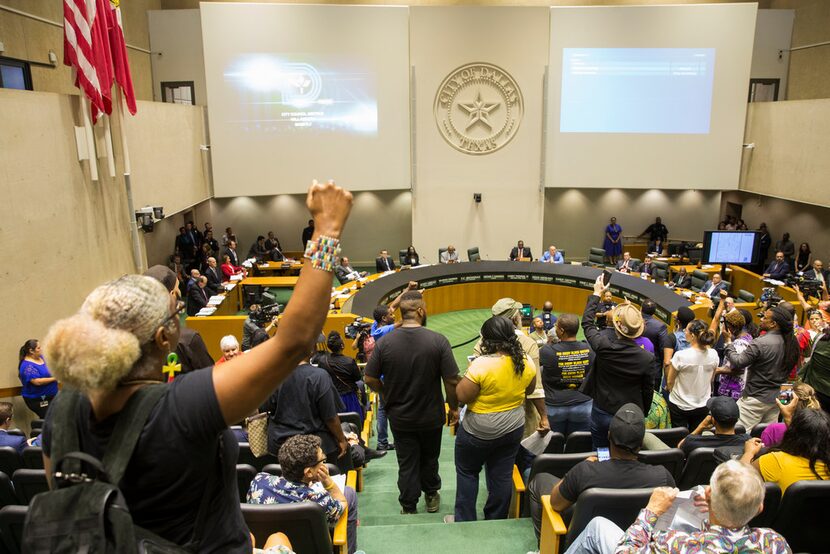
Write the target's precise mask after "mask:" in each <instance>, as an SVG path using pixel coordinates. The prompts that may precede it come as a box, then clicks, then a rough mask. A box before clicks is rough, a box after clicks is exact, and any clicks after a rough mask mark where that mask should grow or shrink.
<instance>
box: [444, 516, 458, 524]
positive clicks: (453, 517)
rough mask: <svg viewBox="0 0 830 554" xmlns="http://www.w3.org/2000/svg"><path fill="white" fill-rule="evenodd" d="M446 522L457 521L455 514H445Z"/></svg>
mask: <svg viewBox="0 0 830 554" xmlns="http://www.w3.org/2000/svg"><path fill="white" fill-rule="evenodd" d="M444 523H455V516H454V515H452V514H447V515H445V516H444Z"/></svg>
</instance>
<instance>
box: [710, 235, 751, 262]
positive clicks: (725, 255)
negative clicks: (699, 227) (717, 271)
mask: <svg viewBox="0 0 830 554" xmlns="http://www.w3.org/2000/svg"><path fill="white" fill-rule="evenodd" d="M754 248H755V233H734V232H732V233H717V232H715V233H712V239H711V243H710V246H709V260H708V261H709V263H733V264H748V263H752V253H753V251H754Z"/></svg>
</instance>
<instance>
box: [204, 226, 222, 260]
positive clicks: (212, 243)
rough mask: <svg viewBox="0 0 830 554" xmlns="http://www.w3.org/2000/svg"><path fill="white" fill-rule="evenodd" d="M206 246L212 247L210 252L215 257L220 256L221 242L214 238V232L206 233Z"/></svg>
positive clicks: (208, 231)
mask: <svg viewBox="0 0 830 554" xmlns="http://www.w3.org/2000/svg"><path fill="white" fill-rule="evenodd" d="M204 244H207V245H208V246H209V247H210V252H211V255H212V256H213V257H216V255H217V254H219V241H217V240H216V239H215V238H213V230H207V231H205V237H204Z"/></svg>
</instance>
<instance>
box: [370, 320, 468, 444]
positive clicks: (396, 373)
mask: <svg viewBox="0 0 830 554" xmlns="http://www.w3.org/2000/svg"><path fill="white" fill-rule="evenodd" d="M365 374H366V375H367V376H369V377H374V378H376V379H383V406H384V409H385V410H386V414H387V415H388V416H389V421H390V422H391V423H392V430H393V431H394V429H395V428H398V429H401V430H403V431H405V430H417V429H434V428H435V427H440V426H441V425H443V424H444V421H445V415H444V395H443V393H442V392H441V379H442V378H452V377H456V376H458V365H457V364H456V363H455V358H454V357H453V355H452V349H451V348H450V343H449V341H448V340H447V338H446V337H445V336H444V335H441V334H440V333H436V332H435V331H431V330H429V329H426V328H425V327H399V328H397V329H395V330H394V331H392V332H391V333H388V334H387V335H385V336H384V337H382V338H381V339H380V340H378V342H377V343H375V349H374V351H373V352H372V356H371V357H370V358H369V363H368V365H367V366H366V371H365Z"/></svg>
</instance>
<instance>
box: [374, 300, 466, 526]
mask: <svg viewBox="0 0 830 554" xmlns="http://www.w3.org/2000/svg"><path fill="white" fill-rule="evenodd" d="M400 309H401V318H402V320H403V321H402V324H401V325H400V327H398V328H397V329H395V331H394V332H391V333H388V334H387V335H386V336H383V337H382V338H381V339H380V340H378V341H377V342H376V344H375V349H374V352H372V355H371V357H370V358H369V362H368V364H367V366H366V371H365V381H366V384H367V385H368V386H369V387H371V388H372V389H373V390H374V391H376V392H377V393H378V394H380V395H381V397H382V398H383V402H384V406H385V409H386V412H387V413H388V415H389V422H390V424H391V426H392V432H393V433H394V434H395V440H396V449H397V457H398V490H399V491H400V495H399V496H398V501H399V502H400V504H401V513H403V514H414V513H417V504H418V499H419V498H420V496H421V491H423V492H424V493H425V494H426V506H427V512H430V513H434V512H437V511H438V509H439V508H440V503H441V497H440V494H439V492H438V491H439V490H440V489H441V477H440V475H439V474H438V456H439V455H440V453H441V428H442V426H443V425H444V422H445V421H446V420H445V417H446V416H445V413H444V397H443V395H442V394H441V382H442V381H443V383H444V389H445V390H446V394H447V399H446V401H447V404H449V407H450V421H451V422H452V423H455V422H456V421H457V419H458V413H457V412H458V400H457V399H456V393H455V386H456V385H457V384H458V380H459V379H458V366H457V365H456V363H455V358H454V357H453V354H452V349H451V348H450V343H449V341H448V340H447V339H446V337H444V336H443V335H440V334H438V333H436V332H435V331H431V330H429V329H427V328H426V327H425V326H424V325H425V324H426V321H427V311H426V305H425V304H424V300H423V297H422V296H421V293H420V292H418V291H415V290H409V291H407V292H404V293H403V294H402V295H401V301H400Z"/></svg>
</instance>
